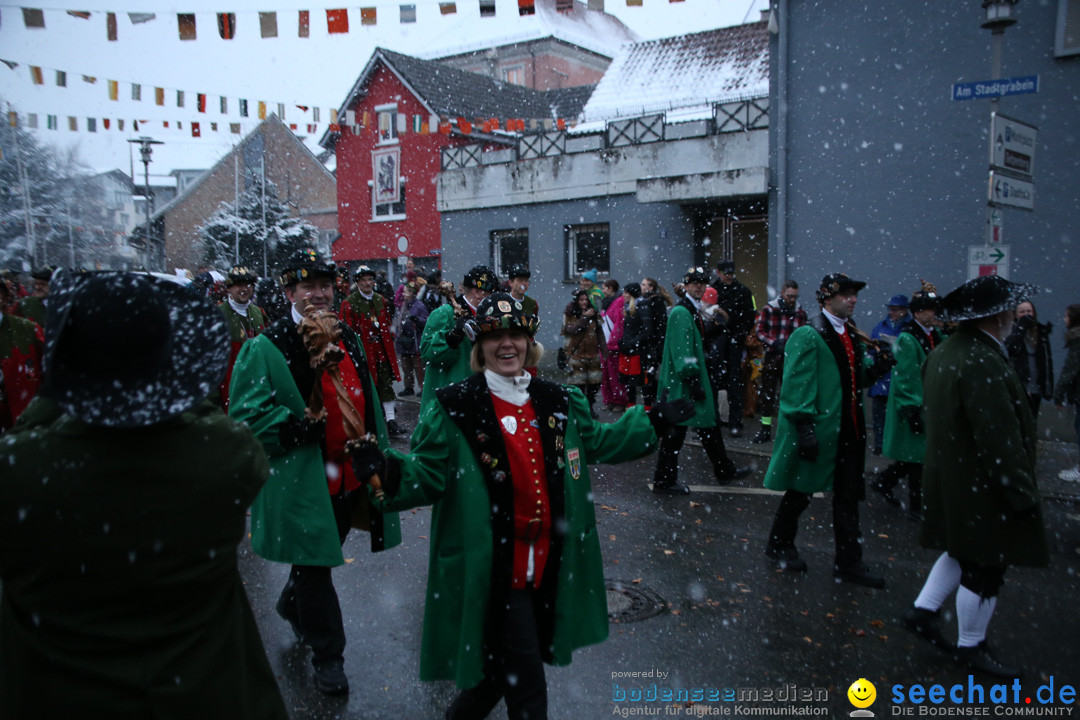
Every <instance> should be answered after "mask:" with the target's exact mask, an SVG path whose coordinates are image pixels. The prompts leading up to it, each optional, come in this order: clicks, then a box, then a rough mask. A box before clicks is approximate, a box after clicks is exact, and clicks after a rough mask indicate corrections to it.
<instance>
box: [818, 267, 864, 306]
mask: <svg viewBox="0 0 1080 720" xmlns="http://www.w3.org/2000/svg"><path fill="white" fill-rule="evenodd" d="M864 287H866V283H864V282H863V281H862V280H852V279H851V278H849V277H848V276H847V275H846V274H845V273H840V272H838V273H829V274H828V275H826V276H825V277H823V278H821V287H820V288H818V291H817V299H818V302H824V301H825V300H828V299H829V298H831V297H833V296H834V295H838V294H839V293H841V292H844V291H845V290H853V291H855V292H859V291H860V290H862V289H863V288H864Z"/></svg>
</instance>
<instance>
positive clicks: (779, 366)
mask: <svg viewBox="0 0 1080 720" xmlns="http://www.w3.org/2000/svg"><path fill="white" fill-rule="evenodd" d="M783 378H784V353H782V352H775V351H773V350H766V351H765V357H764V358H763V359H762V361H761V384H760V385H758V412H759V413H761V417H762V418H767V417H772V416H774V415H776V409H777V406H778V405H779V401H780V385H781V381H782V380H783Z"/></svg>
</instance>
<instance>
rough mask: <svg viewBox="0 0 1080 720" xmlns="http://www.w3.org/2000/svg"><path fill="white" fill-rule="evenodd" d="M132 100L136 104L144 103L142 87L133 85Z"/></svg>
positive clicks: (136, 84)
mask: <svg viewBox="0 0 1080 720" xmlns="http://www.w3.org/2000/svg"><path fill="white" fill-rule="evenodd" d="M131 99H132V100H134V101H135V102H142V85H139V84H138V83H131Z"/></svg>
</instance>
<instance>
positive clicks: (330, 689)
mask: <svg viewBox="0 0 1080 720" xmlns="http://www.w3.org/2000/svg"><path fill="white" fill-rule="evenodd" d="M315 687H316V688H318V689H319V691H320V692H323V693H326V694H327V695H344V694H345V693H347V692H349V678H347V677H345V661H344V660H329V661H327V662H322V663H319V664H318V665H315Z"/></svg>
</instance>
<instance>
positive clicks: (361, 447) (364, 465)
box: [348, 435, 386, 485]
mask: <svg viewBox="0 0 1080 720" xmlns="http://www.w3.org/2000/svg"><path fill="white" fill-rule="evenodd" d="M348 452H349V457H350V459H351V460H352V469H353V474H354V475H355V476H356V481H357V482H359V483H360V484H361V485H367V484H368V483H369V482H370V481H371V477H372V476H373V475H378V476H379V479H380V480H381V479H382V478H383V477H385V476H386V455H385V454H383V451H382V450H380V449H379V443H378V442H377V441H376V440H375V437H374V436H373V435H368V436H366V437H363V438H360V439H359V440H353V441H351V442H350V443H349V446H348Z"/></svg>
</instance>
